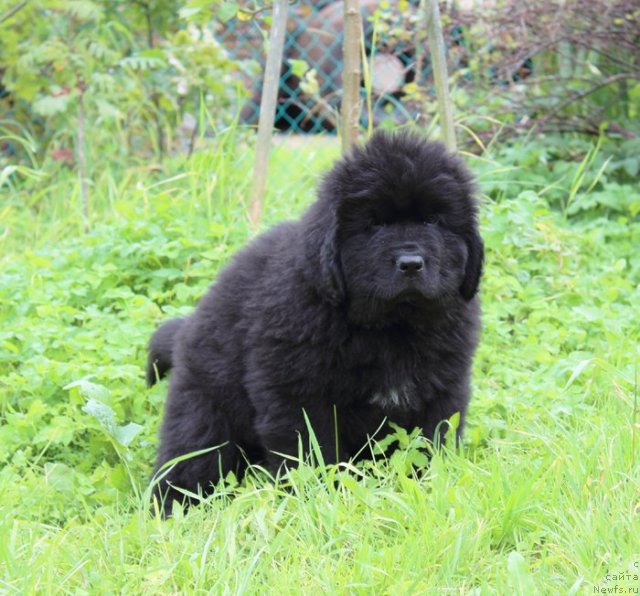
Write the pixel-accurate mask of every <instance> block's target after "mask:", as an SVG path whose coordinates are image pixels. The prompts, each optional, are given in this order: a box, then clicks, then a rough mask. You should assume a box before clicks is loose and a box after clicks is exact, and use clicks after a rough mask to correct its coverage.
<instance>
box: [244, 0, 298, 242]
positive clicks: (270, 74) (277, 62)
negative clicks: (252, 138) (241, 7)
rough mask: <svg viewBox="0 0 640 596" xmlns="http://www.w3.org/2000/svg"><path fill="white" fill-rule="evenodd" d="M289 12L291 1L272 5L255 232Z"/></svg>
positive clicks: (252, 209)
mask: <svg viewBox="0 0 640 596" xmlns="http://www.w3.org/2000/svg"><path fill="white" fill-rule="evenodd" d="M288 8H289V2H288V0H274V2H273V15H272V18H271V29H270V31H269V48H268V50H267V64H266V67H265V73H264V81H263V83H262V96H261V98H260V121H259V122H258V136H257V139H256V157H255V165H254V168H253V186H252V191H251V204H250V205H249V223H250V225H251V227H252V229H253V230H256V229H257V228H258V226H259V225H260V219H261V217H262V205H263V203H264V192H265V188H266V181H267V167H268V161H269V149H270V146H271V137H272V135H273V124H274V121H275V113H276V103H277V101H278V87H279V85H280V69H281V67H282V55H283V52H284V34H285V31H286V29H287V10H288Z"/></svg>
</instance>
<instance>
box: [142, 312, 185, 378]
mask: <svg viewBox="0 0 640 596" xmlns="http://www.w3.org/2000/svg"><path fill="white" fill-rule="evenodd" d="M184 322H185V319H171V320H170V321H167V322H166V323H163V324H162V325H160V327H158V329H156V332H155V333H154V334H153V335H152V336H151V341H150V342H149V358H148V359H147V386H149V387H151V386H152V385H153V384H155V383H156V382H157V381H159V380H160V379H162V377H164V376H165V375H166V374H167V373H168V372H169V370H170V369H171V366H172V365H173V348H174V346H175V343H176V335H177V334H178V331H180V329H182V326H183V325H184Z"/></svg>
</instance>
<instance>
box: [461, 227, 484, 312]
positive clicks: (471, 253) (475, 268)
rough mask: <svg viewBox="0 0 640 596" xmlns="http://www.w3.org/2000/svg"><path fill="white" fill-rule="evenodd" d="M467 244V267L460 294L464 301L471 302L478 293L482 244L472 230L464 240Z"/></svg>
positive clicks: (482, 259) (478, 236) (480, 239)
mask: <svg viewBox="0 0 640 596" xmlns="http://www.w3.org/2000/svg"><path fill="white" fill-rule="evenodd" d="M465 240H466V243H467V250H468V256H467V265H466V267H465V270H464V278H463V280H462V285H461V286H460V294H462V297H463V298H464V299H465V300H471V298H473V297H474V296H475V295H476V292H477V291H478V285H479V284H480V277H481V276H482V265H483V263H484V244H483V243H482V238H480V234H478V231H477V230H476V229H475V228H474V229H473V230H472V231H471V232H470V233H469V234H468V236H466V238H465Z"/></svg>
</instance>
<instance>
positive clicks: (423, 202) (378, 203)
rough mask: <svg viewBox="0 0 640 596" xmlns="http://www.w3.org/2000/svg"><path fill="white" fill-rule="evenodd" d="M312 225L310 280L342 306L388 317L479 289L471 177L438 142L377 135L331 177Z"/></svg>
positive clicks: (467, 296) (308, 224)
mask: <svg viewBox="0 0 640 596" xmlns="http://www.w3.org/2000/svg"><path fill="white" fill-rule="evenodd" d="M304 222H305V240H304V241H305V246H306V250H305V253H306V254H305V256H306V259H307V264H315V266H314V265H311V268H312V276H311V277H310V279H312V280H313V282H314V283H315V285H316V286H317V287H318V289H319V290H320V292H321V294H322V295H323V296H325V297H326V298H327V299H328V300H330V301H331V302H332V303H334V304H338V303H340V302H342V301H344V300H348V301H349V302H350V303H351V304H352V305H357V306H356V308H357V309H358V310H359V311H361V312H363V313H365V312H366V311H367V309H368V310H370V311H371V313H373V312H379V311H381V310H382V311H385V312H388V311H390V310H393V309H394V308H396V307H398V306H399V305H403V304H410V305H414V306H420V305H422V306H425V307H426V306H428V305H435V304H441V305H442V304H445V303H450V302H451V301H455V300H460V299H462V300H465V301H469V300H471V299H472V298H473V296H474V295H475V294H476V292H477V289H478V284H479V281H480V276H481V273H482V262H483V244H482V240H481V238H480V235H479V233H478V225H477V208H476V205H475V201H474V199H473V184H472V176H471V174H470V173H469V171H468V170H467V168H466V167H465V166H464V164H463V163H462V161H461V160H460V159H459V158H457V157H456V156H454V155H452V154H450V153H448V152H447V151H446V149H445V148H444V146H443V145H441V144H440V143H436V142H429V141H426V140H424V139H423V138H421V137H419V136H418V135H416V134H412V133H407V132H402V133H395V134H393V133H386V132H377V133H376V134H374V135H373V137H372V138H371V140H369V141H368V142H367V143H366V144H365V145H364V146H361V147H356V148H354V149H352V151H351V152H350V153H348V154H347V155H346V156H345V157H343V158H342V159H341V160H340V161H338V162H337V163H336V164H335V166H334V167H333V168H332V169H331V170H330V171H329V173H328V174H327V175H326V177H325V179H324V181H323V183H322V185H321V187H320V191H319V198H318V200H317V201H316V203H314V205H312V207H311V208H310V210H309V211H308V212H307V214H306V216H305V219H304ZM352 310H353V309H352ZM363 316H365V317H366V316H367V315H366V314H363Z"/></svg>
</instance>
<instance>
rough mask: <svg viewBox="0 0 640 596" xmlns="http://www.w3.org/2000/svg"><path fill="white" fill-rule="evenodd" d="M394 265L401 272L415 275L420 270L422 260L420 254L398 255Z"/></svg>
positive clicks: (422, 264)
mask: <svg viewBox="0 0 640 596" xmlns="http://www.w3.org/2000/svg"><path fill="white" fill-rule="evenodd" d="M396 265H397V267H398V269H399V270H400V272H401V273H404V274H405V275H415V274H416V273H418V272H419V271H422V269H423V267H424V260H423V258H422V257H421V256H420V255H402V256H401V257H398V259H397V261H396Z"/></svg>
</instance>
